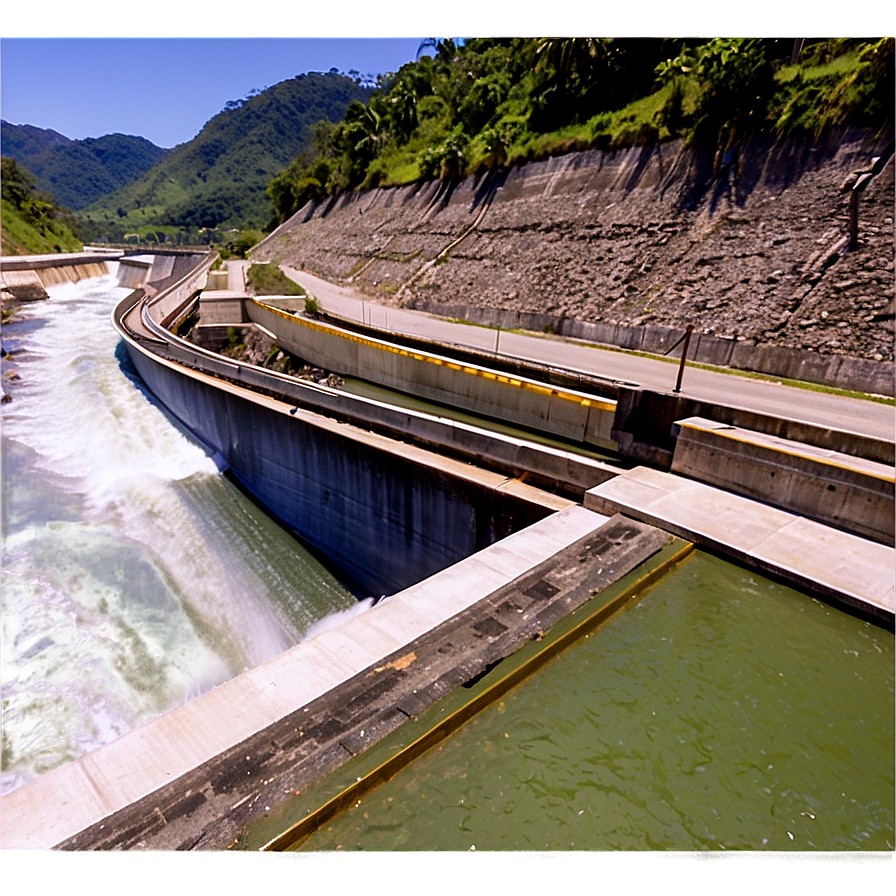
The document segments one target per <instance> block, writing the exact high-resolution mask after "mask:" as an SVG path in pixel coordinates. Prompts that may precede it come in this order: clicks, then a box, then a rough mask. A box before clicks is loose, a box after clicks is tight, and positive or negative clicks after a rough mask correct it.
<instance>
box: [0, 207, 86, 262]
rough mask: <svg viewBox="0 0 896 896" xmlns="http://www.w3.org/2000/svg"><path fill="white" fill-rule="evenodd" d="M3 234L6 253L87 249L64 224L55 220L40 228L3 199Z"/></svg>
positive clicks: (36, 253) (20, 253)
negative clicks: (30, 222)
mask: <svg viewBox="0 0 896 896" xmlns="http://www.w3.org/2000/svg"><path fill="white" fill-rule="evenodd" d="M2 233H3V254H4V255H45V254H52V253H56V252H78V251H80V250H81V249H83V248H84V246H83V244H82V243H81V241H80V240H79V239H78V238H77V237H76V236H75V235H74V234H73V233H72V232H71V230H69V229H68V227H66V226H65V225H64V224H60V223H59V222H58V221H53V222H50V223H49V224H47V225H46V227H45V228H43V229H38V228H37V227H35V226H33V225H32V224H29V223H28V222H27V221H26V220H25V219H24V218H23V217H22V216H21V215H20V214H19V212H18V210H17V209H16V208H15V207H14V206H12V205H11V204H10V203H8V202H6V201H5V200H3V201H2Z"/></svg>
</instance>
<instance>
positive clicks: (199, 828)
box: [3, 291, 681, 849]
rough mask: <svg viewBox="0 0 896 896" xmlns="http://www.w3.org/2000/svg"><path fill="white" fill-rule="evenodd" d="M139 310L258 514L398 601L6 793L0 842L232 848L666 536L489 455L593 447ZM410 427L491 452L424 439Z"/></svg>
mask: <svg viewBox="0 0 896 896" xmlns="http://www.w3.org/2000/svg"><path fill="white" fill-rule="evenodd" d="M154 301H155V302H156V303H157V305H159V304H162V301H164V299H163V300H162V301H160V300H158V299H154ZM171 304H172V303H170V302H166V303H165V308H166V309H168V310H170V308H171ZM151 308H152V305H151V303H149V302H146V301H143V295H142V294H141V292H139V291H138V292H137V293H134V294H132V295H131V296H130V297H129V298H128V299H126V300H125V301H124V302H122V303H121V304H120V305H119V307H118V308H117V309H116V312H115V315H114V320H115V323H116V326H117V327H118V328H119V331H120V332H121V334H122V336H123V338H124V340H125V344H126V345H127V348H128V351H129V353H130V355H131V358H132V360H133V362H134V364H135V366H136V368H137V370H138V372H139V373H140V375H141V377H142V378H143V379H144V381H145V383H146V384H147V385H148V387H149V388H150V390H151V391H152V392H153V393H154V394H155V395H156V397H157V398H158V399H159V400H160V401H161V402H162V403H163V404H165V405H166V406H167V407H168V408H169V409H170V410H171V411H172V413H174V414H175V416H177V417H178V418H179V419H180V421H181V422H182V423H183V425H184V426H186V427H187V428H188V429H190V430H191V431H192V432H193V433H194V434H195V435H196V436H197V437H199V438H200V439H201V440H202V441H203V442H205V444H206V445H208V446H209V448H210V450H213V451H214V452H215V453H216V454H217V455H218V456H219V458H220V461H221V465H222V467H223V466H229V467H230V468H231V470H232V472H233V474H234V476H235V477H236V478H237V479H238V480H239V481H241V482H242V483H243V485H245V487H246V488H247V489H248V490H249V491H250V492H251V493H252V494H254V495H255V497H256V498H258V500H259V501H260V502H262V503H263V504H264V505H265V506H267V507H268V508H269V509H270V510H271V511H272V513H273V514H275V515H276V516H277V517H279V518H280V519H281V520H282V521H284V522H285V523H287V524H288V525H289V526H290V527H291V528H293V529H294V530H295V531H297V532H298V533H299V534H300V536H301V537H303V538H304V539H305V540H306V541H307V542H308V543H309V544H311V545H312V546H313V547H315V548H317V550H318V551H320V553H321V554H322V555H324V556H325V557H327V558H328V559H329V560H330V561H331V562H332V563H334V564H335V565H338V566H339V567H340V568H341V569H342V570H343V571H345V572H346V573H347V574H348V575H350V576H351V577H352V578H354V579H355V580H356V581H357V582H358V583H359V584H360V586H361V587H362V588H364V589H366V590H367V592H368V593H370V594H372V595H377V596H378V595H391V597H389V598H388V599H387V600H384V601H381V602H380V603H379V604H378V605H377V606H375V607H374V608H372V609H370V610H368V611H367V612H366V613H364V614H362V615H360V616H358V617H355V618H353V619H352V620H350V621H349V622H348V623H345V624H343V625H342V626H341V627H340V628H338V629H335V630H332V631H328V632H324V633H323V634H321V635H318V636H317V637H315V638H313V639H311V640H310V641H306V642H304V643H302V644H299V645H297V646H296V647H295V648H292V649H291V650H289V651H287V652H286V653H285V654H282V655H281V656H280V657H278V658H276V659H275V660H273V661H270V662H269V663H266V664H264V665H263V666H261V667H258V668H257V669H254V670H251V671H250V672H247V673H245V674H243V675H241V676H238V677H237V678H236V679H233V680H232V681H230V682H228V683H227V684H225V685H222V686H220V687H218V688H216V689H214V690H213V691H211V692H209V693H207V694H204V695H202V696H201V697H198V698H196V699H195V700H193V701H191V702H190V703H188V704H186V705H185V706H183V707H180V708H179V709H177V710H175V711H173V712H171V713H168V714H166V715H164V716H162V717H161V718H159V719H156V720H154V721H152V722H150V723H147V724H145V725H143V726H141V727H140V728H138V729H136V730H134V731H132V732H130V733H129V734H127V735H125V736H123V737H121V738H119V739H118V740H116V741H114V742H112V743H110V744H108V745H106V746H105V747H103V748H100V749H99V750H97V751H95V752H94V753H91V754H89V755H87V756H85V757H83V758H82V759H80V760H78V761H75V762H72V763H70V764H68V765H66V766H63V767H61V768H58V769H56V770H54V771H52V772H50V773H48V774H46V775H43V776H41V777H39V778H37V779H35V780H33V781H31V782H28V783H27V784H25V785H23V786H22V787H19V788H17V789H16V790H14V791H12V792H11V793H10V794H8V795H7V796H5V797H4V799H3V817H4V824H3V844H4V846H7V847H42V848H52V847H58V848H71V849H93V848H132V847H143V848H189V847H197V848H200V847H207V848H221V847H223V846H226V845H228V844H229V843H230V842H231V841H232V840H233V839H234V837H235V836H236V834H237V833H238V831H239V829H240V826H241V825H244V824H245V823H247V822H249V821H251V820H252V818H253V817H255V816H257V815H258V814H259V813H260V812H263V811H264V806H263V805H262V803H264V804H266V805H270V803H271V802H275V801H276V799H277V795H278V793H280V791H281V790H282V791H283V792H287V791H289V788H283V787H282V786H281V785H283V784H284V782H287V783H290V782H291V783H290V786H298V785H299V784H301V783H302V782H307V781H308V780H313V779H314V778H315V777H317V776H319V775H320V774H323V773H324V772H326V771H328V770H330V769H332V768H333V767H335V766H336V765H338V764H339V763H340V762H341V761H344V760H346V759H347V758H349V757H350V756H352V755H354V754H356V753H358V752H360V751H362V750H363V749H365V748H366V747H367V746H368V745H369V744H371V743H374V742H376V740H377V739H378V738H380V737H382V736H383V735H385V734H386V733H388V732H389V731H391V730H393V729H394V728H395V727H396V725H399V724H401V723H402V722H403V721H406V720H408V719H409V718H412V717H413V716H414V715H415V714H416V713H418V712H420V711H421V710H422V709H424V708H426V706H428V705H431V704H432V703H433V702H435V701H436V700H438V699H439V698H440V697H441V696H442V695H444V694H445V693H446V692H448V691H450V690H452V689H453V688H456V687H458V686H459V685H461V684H463V683H465V682H467V681H469V680H471V679H473V678H476V677H477V676H479V675H481V674H482V673H483V672H485V671H486V670H487V669H489V668H491V667H493V666H494V665H495V664H496V663H499V662H501V660H502V659H504V658H505V657H506V656H508V655H509V654H512V653H513V652H514V651H516V650H518V649H519V648H520V647H521V646H522V645H524V644H526V643H528V642H529V641H530V640H531V639H532V638H536V637H541V635H542V634H543V632H545V631H546V630H548V629H549V628H550V626H551V625H552V624H553V623H554V622H556V621H557V620H559V619H561V618H563V617H565V616H567V615H568V614H569V613H570V612H571V611H573V610H576V609H577V608H579V607H581V606H583V605H584V604H588V603H589V601H591V599H592V596H594V595H599V594H601V593H602V592H603V591H604V590H605V589H606V588H607V587H609V586H612V585H614V584H615V583H618V582H619V581H620V580H621V579H623V578H624V577H625V576H626V575H628V574H630V573H632V571H633V570H635V569H636V568H637V567H639V566H640V565H641V564H642V563H644V562H645V561H647V560H649V559H650V558H651V557H654V556H655V555H657V554H658V552H661V551H663V550H664V549H665V548H668V547H669V546H670V545H673V544H678V545H679V546H681V543H680V542H677V541H676V540H675V539H673V538H672V537H670V536H669V535H667V534H665V533H662V532H660V531H658V530H656V529H654V528H653V527H650V526H644V525H643V524H640V523H635V522H632V521H626V520H622V519H619V518H616V519H611V518H610V517H608V516H606V515H602V514H597V513H594V512H592V511H589V510H586V509H585V508H583V507H581V506H579V505H577V504H576V503H574V502H573V501H571V500H570V499H569V498H567V497H564V496H563V495H560V494H553V493H550V492H547V491H544V490H542V489H539V488H536V487H534V486H533V485H531V484H529V483H527V482H524V481H522V479H521V478H520V477H519V476H513V475H508V473H507V472H497V471H496V469H497V468H498V467H500V466H501V465H505V466H507V467H508V468H510V469H513V470H521V471H523V472H525V471H526V469H530V470H531V472H532V474H533V475H538V476H539V477H540V478H541V479H542V480H544V481H549V480H552V479H554V482H555V484H556V481H557V480H559V481H561V482H562V483H563V487H564V489H565V490H566V491H572V492H574V493H578V494H583V492H584V490H586V489H587V488H588V487H590V486H591V485H593V484H594V483H595V482H600V481H603V480H604V479H606V478H608V477H609V476H611V475H613V473H614V471H613V470H611V469H609V468H607V467H606V466H605V465H604V464H601V463H600V462H597V461H594V460H593V459H590V458H588V457H583V456H578V455H576V454H575V453H574V452H566V451H563V450H560V449H556V448H553V447H550V446H544V445H538V444H536V443H532V444H529V443H526V442H524V441H523V440H520V439H515V438H510V437H507V436H505V435H495V434H490V433H488V432H487V431H486V430H482V431H477V430H476V428H475V427H471V426H458V425H456V424H455V423H453V422H452V421H449V420H440V419H438V418H434V417H431V416H430V415H425V414H416V413H410V412H407V411H405V410H400V409H395V408H388V407H386V406H380V405H378V404H377V403H376V402H372V401H369V400H361V399H357V398H354V397H351V396H346V395H340V394H339V393H337V392H335V391H334V390H328V389H326V388H324V387H320V386H317V385H314V384H306V383H302V382H299V381H296V380H293V379H291V378H289V377H285V376H278V375H276V374H273V373H271V372H270V371H265V370H262V369H258V368H253V367H252V366H251V365H242V364H238V363H234V362H231V361H229V360H228V359H226V358H223V357H222V356H220V355H215V354H214V353H211V352H203V351H202V350H201V349H197V348H196V347H195V346H191V345H190V344H189V343H186V342H185V341H184V340H181V339H178V338H177V337H175V336H173V335H172V334H171V333H170V332H168V331H167V330H166V329H165V328H164V327H162V326H161V325H160V324H159V323H158V322H157V321H156V320H154V319H153V315H152V314H151V313H150V311H151ZM166 315H168V311H166ZM513 388H518V387H517V386H513ZM586 407H587V406H586ZM368 422H369V423H370V424H371V425H370V426H368V425H367V423H368ZM389 428H391V429H392V430H393V431H394V433H395V435H398V434H403V435H404V437H405V439H406V440H405V441H398V440H397V439H396V438H393V437H390V436H389V435H385V434H384V433H383V430H384V429H389ZM418 428H419V429H420V431H421V432H423V439H424V441H426V440H429V441H430V442H431V443H433V444H436V443H438V442H439V441H440V440H441V439H442V437H443V435H444V437H445V441H446V443H447V444H448V445H449V446H451V445H454V446H455V448H454V451H455V452H456V453H458V454H465V455H466V456H468V457H474V456H479V457H482V458H486V465H485V466H484V467H483V466H474V465H473V464H471V463H469V462H468V461H465V460H460V459H457V458H456V457H451V456H444V455H441V454H435V453H433V452H432V451H428V450H426V449H425V448H421V447H419V446H418V445H416V444H414V443H413V442H412V441H410V437H411V436H413V435H414V434H415V433H416V432H417V431H418ZM488 443H492V444H493V446H494V447H492V448H490V447H489V445H488ZM449 453H451V452H450V451H449ZM554 473H556V478H555V477H554ZM676 556H677V555H676ZM672 559H674V558H666V559H665V560H663V561H662V563H661V568H664V567H665V565H666V564H667V563H668V562H672ZM634 593H636V591H635V592H631V591H630V592H626V599H629V598H630V597H631V596H632V595H633V594H634ZM623 603H624V601H623ZM617 604H618V602H613V603H612V604H611V606H610V608H609V609H607V608H606V607H604V606H603V602H601V601H600V600H598V608H599V609H601V610H603V611H604V612H605V613H606V612H609V611H610V610H612V609H615V608H617ZM620 605H621V604H620ZM312 720H313V724H311V725H309V722H310V721H312ZM274 782H276V787H275V790H276V792H275V791H271V792H267V790H266V788H268V787H270V786H272V785H274ZM296 782H298V783H296ZM289 792H291V791H289ZM262 793H264V796H263V797H260V794H262ZM281 795H282V794H281Z"/></svg>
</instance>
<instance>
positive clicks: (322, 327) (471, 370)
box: [251, 299, 616, 411]
mask: <svg viewBox="0 0 896 896" xmlns="http://www.w3.org/2000/svg"><path fill="white" fill-rule="evenodd" d="M251 301H252V302H254V303H255V304H256V305H258V306H259V307H260V308H264V309H265V310H266V311H270V312H272V313H273V314H276V315H278V316H279V317H282V318H283V319H284V320H287V321H289V322H290V323H292V324H297V325H299V326H302V327H307V328H308V329H310V330H317V331H318V332H320V333H326V334H328V335H330V336H338V337H339V338H340V339H345V340H347V341H349V342H356V343H358V344H359V345H363V346H366V347H368V348H375V349H379V350H380V351H385V352H392V353H393V354H396V355H400V356H402V357H405V358H413V359H414V360H415V361H425V362H426V363H428V364H436V365H438V366H440V367H447V368H449V369H450V370H457V371H460V372H462V373H466V374H469V375H471V376H479V377H483V378H485V379H490V380H497V382H499V383H506V384H507V385H510V386H516V387H517V388H518V389H523V390H524V391H526V392H536V393H538V394H541V395H548V396H551V397H556V398H562V399H564V400H565V401H573V402H575V403H576V404H579V405H581V406H582V407H586V408H589V407H593V408H597V409H598V410H601V411H614V410H616V402H614V401H609V400H606V399H602V398H586V397H584V396H582V395H577V394H576V393H574V392H567V391H565V390H564V389H555V388H553V387H551V386H545V385H542V384H541V383H536V382H531V381H529V380H519V379H515V378H513V377H509V376H503V375H501V374H498V373H495V372H494V371H491V370H486V369H485V368H482V367H469V366H465V365H462V364H458V363H456V362H454V361H449V360H447V359H445V358H439V357H436V356H435V355H423V354H419V353H418V352H415V351H412V350H408V349H406V348H401V347H400V346H397V345H391V344H390V343H388V342H382V341H380V340H378V339H371V338H369V337H367V336H361V335H359V334H357V333H351V332H349V331H347V330H340V331H338V332H337V331H336V330H335V329H334V328H333V327H330V326H329V325H328V324H321V323H319V322H318V321H313V320H308V319H307V318H304V317H296V316H295V315H294V314H290V312H288V311H281V310H280V309H279V308H274V307H273V306H271V305H265V304H264V302H259V301H258V300H257V299H252V300H251Z"/></svg>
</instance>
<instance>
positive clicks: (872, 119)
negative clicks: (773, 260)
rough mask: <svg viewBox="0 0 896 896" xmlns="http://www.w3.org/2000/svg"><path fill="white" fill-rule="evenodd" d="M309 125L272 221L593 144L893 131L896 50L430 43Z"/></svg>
mask: <svg viewBox="0 0 896 896" xmlns="http://www.w3.org/2000/svg"><path fill="white" fill-rule="evenodd" d="M421 49H425V50H426V51H427V53H429V51H432V52H433V55H422V56H420V58H418V59H417V61H415V62H413V63H408V64H407V65H405V66H403V67H402V68H401V69H399V71H398V72H397V73H395V74H393V75H389V76H386V77H384V78H382V79H381V81H380V84H379V90H378V91H377V92H376V93H375V94H374V96H372V97H371V98H370V100H369V101H368V102H367V103H363V102H353V103H351V105H350V106H349V107H348V109H347V110H346V113H345V116H344V118H343V119H342V121H341V122H339V123H338V124H337V125H335V126H332V125H329V126H320V127H318V128H316V130H315V133H314V139H313V140H312V141H311V142H310V144H309V146H308V147H307V148H306V149H305V150H304V151H303V152H302V153H301V154H300V155H299V156H298V157H297V158H295V159H294V160H293V161H292V163H291V164H290V165H289V166H288V167H287V168H286V169H285V170H284V171H282V172H281V173H279V174H278V175H277V176H276V177H275V178H274V179H273V180H272V181H271V183H270V185H269V187H268V195H269V196H270V198H271V201H272V203H273V205H274V209H275V212H276V215H277V220H278V221H284V220H285V219H286V218H287V217H289V216H290V215H292V214H294V213H295V212H296V211H297V210H298V209H300V208H302V207H303V206H304V205H305V204H306V203H307V202H309V201H318V200H321V199H322V198H324V197H325V196H327V195H329V194H332V193H334V192H337V191H339V190H346V189H354V188H361V189H365V188H370V187H374V186H377V185H388V184H401V183H409V182H412V181H414V180H417V179H421V178H423V179H428V178H442V179H452V178H458V177H461V176H464V175H469V174H478V173H481V172H483V171H485V170H488V169H491V168H495V167H497V166H507V165H512V164H515V163H520V162H524V161H527V160H531V159H535V158H540V157H545V156H549V155H554V154H557V153H561V152H567V151H571V150H577V149H586V148H591V147H600V148H612V147H617V146H625V145H632V144H639V143H645V142H653V141H658V140H664V139H670V138H673V137H685V138H686V139H688V140H689V141H691V142H698V143H704V144H706V145H708V146H711V147H716V146H717V145H721V144H725V143H728V142H730V141H732V140H737V139H741V138H742V137H743V136H744V135H745V134H746V133H748V132H763V131H764V132H768V133H773V134H778V135H785V134H794V133H800V132H802V133H813V134H817V133H819V132H820V131H822V130H823V129H824V128H826V127H829V126H833V125H841V124H845V123H850V122H851V123H855V124H860V125H862V126H868V127H872V128H884V127H890V128H891V127H892V116H893V39H892V38H886V39H881V40H864V41H862V40H801V41H794V40H793V39H792V38H788V39H780V40H775V39H746V38H737V39H726V38H714V39H712V40H681V39H659V38H625V39H606V38H505V39H486V38H475V39H470V40H466V41H456V42H455V41H452V40H447V39H446V40H438V39H432V38H430V39H427V40H426V41H424V44H423V45H421Z"/></svg>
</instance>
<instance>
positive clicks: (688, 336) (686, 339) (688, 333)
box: [672, 324, 694, 393]
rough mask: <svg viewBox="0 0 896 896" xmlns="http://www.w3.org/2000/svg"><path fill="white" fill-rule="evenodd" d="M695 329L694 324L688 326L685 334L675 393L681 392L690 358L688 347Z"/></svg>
mask: <svg viewBox="0 0 896 896" xmlns="http://www.w3.org/2000/svg"><path fill="white" fill-rule="evenodd" d="M693 329H694V325H693V324H688V328H687V331H686V332H685V334H684V345H683V346H682V349H681V363H680V364H679V365H678V379H677V380H676V382H675V388H674V389H673V390H672V391H673V392H676V393H678V392H681V378H682V376H683V375H684V364H685V361H686V360H687V357H688V346H689V345H690V344H691V331H692V330H693Z"/></svg>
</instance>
